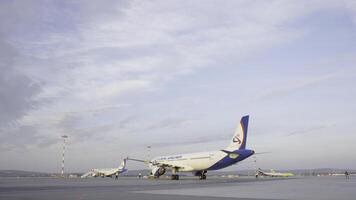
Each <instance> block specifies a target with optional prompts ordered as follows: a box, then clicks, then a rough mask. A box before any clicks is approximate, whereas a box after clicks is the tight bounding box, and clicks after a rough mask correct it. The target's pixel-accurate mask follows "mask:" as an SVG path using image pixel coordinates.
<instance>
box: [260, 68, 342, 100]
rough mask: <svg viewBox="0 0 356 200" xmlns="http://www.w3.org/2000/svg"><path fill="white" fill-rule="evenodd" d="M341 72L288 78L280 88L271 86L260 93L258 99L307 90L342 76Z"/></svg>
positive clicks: (267, 98)
mask: <svg viewBox="0 0 356 200" xmlns="http://www.w3.org/2000/svg"><path fill="white" fill-rule="evenodd" d="M340 76H341V75H340V74H339V73H333V74H326V75H321V76H316V77H309V78H305V77H303V78H300V79H299V80H294V81H291V80H288V81H286V82H285V83H283V84H280V85H281V86H280V87H279V88H271V89H269V91H266V92H265V93H264V94H262V95H260V96H259V97H258V98H257V99H259V100H269V99H273V98H280V97H282V96H286V95H289V94H292V93H294V92H297V91H302V90H305V89H307V88H309V87H313V86H316V85H318V84H322V83H323V82H327V81H329V80H332V79H335V78H338V77H340Z"/></svg>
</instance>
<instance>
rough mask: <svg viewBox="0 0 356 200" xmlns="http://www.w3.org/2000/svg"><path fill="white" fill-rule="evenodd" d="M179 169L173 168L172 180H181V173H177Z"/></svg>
mask: <svg viewBox="0 0 356 200" xmlns="http://www.w3.org/2000/svg"><path fill="white" fill-rule="evenodd" d="M177 171H178V169H177V168H172V176H171V180H179V175H178V174H177Z"/></svg>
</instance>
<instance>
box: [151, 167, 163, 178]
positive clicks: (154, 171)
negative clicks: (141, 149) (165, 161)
mask: <svg viewBox="0 0 356 200" xmlns="http://www.w3.org/2000/svg"><path fill="white" fill-rule="evenodd" d="M164 173H166V169H165V168H164V167H157V166H154V167H152V174H153V175H154V176H155V177H159V176H162V175H163V174H164Z"/></svg>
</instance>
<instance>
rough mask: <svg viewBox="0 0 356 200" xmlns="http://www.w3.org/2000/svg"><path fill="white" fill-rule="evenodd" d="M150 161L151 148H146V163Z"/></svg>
mask: <svg viewBox="0 0 356 200" xmlns="http://www.w3.org/2000/svg"><path fill="white" fill-rule="evenodd" d="M150 160H151V146H147V161H150Z"/></svg>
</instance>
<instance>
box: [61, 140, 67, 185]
mask: <svg viewBox="0 0 356 200" xmlns="http://www.w3.org/2000/svg"><path fill="white" fill-rule="evenodd" d="M62 138H63V151H62V173H61V175H62V177H63V178H64V153H65V151H66V139H67V138H68V136H66V135H62Z"/></svg>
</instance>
